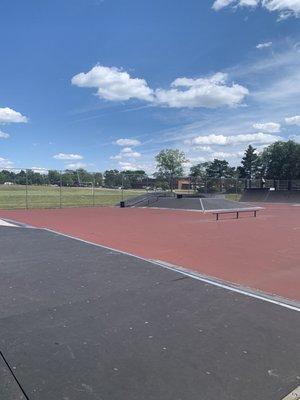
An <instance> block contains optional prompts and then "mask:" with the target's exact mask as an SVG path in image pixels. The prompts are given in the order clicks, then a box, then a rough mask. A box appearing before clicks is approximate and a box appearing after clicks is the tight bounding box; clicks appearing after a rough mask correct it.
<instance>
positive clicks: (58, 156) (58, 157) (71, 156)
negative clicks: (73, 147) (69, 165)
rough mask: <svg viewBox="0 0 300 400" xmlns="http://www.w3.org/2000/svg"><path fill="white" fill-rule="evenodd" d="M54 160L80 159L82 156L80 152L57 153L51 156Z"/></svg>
mask: <svg viewBox="0 0 300 400" xmlns="http://www.w3.org/2000/svg"><path fill="white" fill-rule="evenodd" d="M53 158H55V159H56V160H82V159H83V156H82V155H80V154H72V153H59V154H55V155H54V156H53Z"/></svg>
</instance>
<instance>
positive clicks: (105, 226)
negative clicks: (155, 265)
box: [0, 204, 300, 301]
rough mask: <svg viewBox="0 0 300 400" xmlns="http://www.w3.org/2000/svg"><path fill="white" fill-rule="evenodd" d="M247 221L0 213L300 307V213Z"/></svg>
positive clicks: (272, 207)
mask: <svg viewBox="0 0 300 400" xmlns="http://www.w3.org/2000/svg"><path fill="white" fill-rule="evenodd" d="M264 207H266V208H265V209H264V210H262V211H260V212H259V213H258V217H257V218H253V217H251V216H250V215H247V214H246V213H245V214H243V215H242V217H241V218H240V219H238V220H235V219H233V216H232V215H231V216H230V215H227V216H223V217H222V218H223V220H221V221H218V222H217V221H215V216H213V215H212V214H208V213H205V214H203V213H201V212H191V211H177V210H162V209H150V208H125V209H121V208H117V207H97V208H69V209H52V210H13V211H5V210H1V211H0V218H1V217H2V218H6V219H10V220H15V221H19V222H22V223H26V224H29V225H32V226H35V227H42V228H48V229H52V230H55V231H57V232H61V233H64V234H68V235H71V236H75V237H77V238H80V239H84V240H87V241H91V242H93V243H97V244H101V245H105V246H109V247H112V248H114V249H117V250H122V251H126V252H129V253H132V254H135V255H138V256H141V257H144V258H147V259H152V260H161V261H165V262H168V263H171V264H174V265H176V266H180V267H185V268H188V269H191V270H193V271H197V272H199V273H201V274H204V275H207V276H210V277H215V278H218V279H221V280H223V281H227V282H231V283H234V284H239V285H242V286H246V287H250V288H252V289H255V290H259V291H263V292H266V293H268V294H276V295H279V296H281V297H285V298H287V299H290V300H296V301H299V300H300V291H299V281H300V207H296V206H292V205H287V204H284V205H283V204H269V205H264Z"/></svg>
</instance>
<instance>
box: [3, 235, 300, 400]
mask: <svg viewBox="0 0 300 400" xmlns="http://www.w3.org/2000/svg"><path fill="white" fill-rule="evenodd" d="M0 254H1V258H0V275H1V280H0V317H1V318H0V326H1V331H0V348H1V350H2V351H3V352H4V354H5V355H6V358H7V359H8V361H9V363H10V365H13V366H14V367H15V373H16V376H17V377H18V379H19V380H20V382H21V383H22V386H23V387H24V389H25V391H26V393H27V394H28V395H29V398H30V399H31V400H40V399H43V400H85V399H86V400H89V399H97V400H124V399H130V400H135V399H136V400H152V399H153V400H157V399H163V400H199V399H201V400H202V399H203V400H215V399H217V398H220V399H222V400H240V399H243V400H253V399H256V400H277V399H278V400H281V399H282V398H283V397H284V396H285V395H286V394H287V393H289V392H291V391H292V390H293V389H294V388H295V387H296V386H298V385H299V380H298V379H299V371H300V359H299V357H297V354H298V355H299V354H300V348H299V347H300V343H299V330H300V318H299V313H297V312H296V311H292V310H288V309H284V308H281V307H280V306H276V305H272V304H270V303H266V302H263V301H259V300H256V299H253V298H250V297H247V296H243V295H239V294H237V293H233V292H229V291H226V290H224V289H222V288H218V287H215V286H212V285H210V284H205V283H203V282H200V281H197V280H194V279H179V278H181V277H182V275H180V274H179V273H177V272H174V271H170V270H168V269H164V268H162V267H159V266H157V265H154V264H151V263H148V262H146V261H143V260H140V259H138V258H134V257H131V256H127V255H124V254H121V253H117V252H114V251H111V250H108V249H104V248H100V247H96V246H93V245H89V244H86V243H83V242H79V241H76V240H73V239H69V238H66V237H62V236H59V235H55V234H52V233H49V232H46V231H43V230H31V229H18V228H9V229H6V228H0ZM174 280H175V281H174ZM1 400H2V399H1ZM9 400H10V399H9ZM20 400H21V399H20ZM22 400H23V399H22Z"/></svg>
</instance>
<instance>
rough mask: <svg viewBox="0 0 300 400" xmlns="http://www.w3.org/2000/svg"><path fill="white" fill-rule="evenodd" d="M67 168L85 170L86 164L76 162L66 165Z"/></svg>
mask: <svg viewBox="0 0 300 400" xmlns="http://www.w3.org/2000/svg"><path fill="white" fill-rule="evenodd" d="M66 167H67V168H69V169H80V168H85V167H86V164H84V163H81V162H77V163H70V164H67V165H66Z"/></svg>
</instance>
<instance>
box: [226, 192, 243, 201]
mask: <svg viewBox="0 0 300 400" xmlns="http://www.w3.org/2000/svg"><path fill="white" fill-rule="evenodd" d="M241 197H242V195H241V193H229V194H226V195H225V198H226V199H227V200H234V201H240V200H241Z"/></svg>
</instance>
